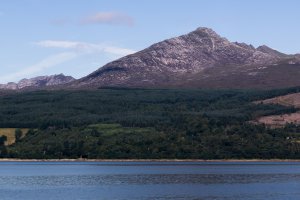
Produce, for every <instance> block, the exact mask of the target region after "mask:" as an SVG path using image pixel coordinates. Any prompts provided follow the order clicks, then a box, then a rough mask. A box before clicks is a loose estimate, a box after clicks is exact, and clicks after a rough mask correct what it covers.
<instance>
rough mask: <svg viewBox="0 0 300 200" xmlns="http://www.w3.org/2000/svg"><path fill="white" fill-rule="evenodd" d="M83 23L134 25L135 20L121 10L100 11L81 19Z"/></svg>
mask: <svg viewBox="0 0 300 200" xmlns="http://www.w3.org/2000/svg"><path fill="white" fill-rule="evenodd" d="M81 23H82V24H113V25H126V26H133V24H134V20H133V18H132V17H130V16H129V15H126V14H124V13H120V12H98V13H96V14H93V15H90V16H87V17H85V18H83V19H82V20H81Z"/></svg>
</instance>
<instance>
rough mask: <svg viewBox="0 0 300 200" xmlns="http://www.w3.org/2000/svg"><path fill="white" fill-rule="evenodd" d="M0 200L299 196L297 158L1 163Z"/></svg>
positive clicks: (299, 165) (215, 199)
mask: <svg viewBox="0 0 300 200" xmlns="http://www.w3.org/2000/svg"><path fill="white" fill-rule="evenodd" d="M0 194H1V197H0V199H4V200H12V199H22V200H27V199H28V200H29V199H30V200H38V199H39V200H40V199H43V200H52V199H53V200H54V199H66V200H69V199H70V200H76V199H78V200H79V199H87V200H94V199H95V200H96V199H97V200H99V199H100V200H102V199H105V200H106V199H107V200H148V199H158V200H166V199H175V200H176V199H180V200H183V199H184V200H186V199H187V200H189V199H191V200H219V199H220V200H221V199H222V200H223V199H225V200H226V199H237V200H239V199H261V200H265V199H270V200H273V199H274V200H275V199H276V200H277V199H278V200H279V199H281V200H282V199H283V200H285V199H287V200H288V199H289V200H290V199H300V163H297V162H282V163H281V162H251V163H249V162H211V163H208V162H2V163H0Z"/></svg>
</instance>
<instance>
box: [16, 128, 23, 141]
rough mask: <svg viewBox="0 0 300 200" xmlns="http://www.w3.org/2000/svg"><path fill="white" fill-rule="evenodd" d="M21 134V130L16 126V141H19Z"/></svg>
mask: <svg viewBox="0 0 300 200" xmlns="http://www.w3.org/2000/svg"><path fill="white" fill-rule="evenodd" d="M22 135H23V132H22V130H21V129H19V128H17V129H16V130H15V139H16V142H19V141H20V139H21V137H22Z"/></svg>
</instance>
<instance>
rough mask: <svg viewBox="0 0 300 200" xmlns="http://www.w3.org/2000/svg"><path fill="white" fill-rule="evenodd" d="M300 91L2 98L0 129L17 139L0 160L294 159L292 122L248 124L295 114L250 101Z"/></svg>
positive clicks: (106, 91)
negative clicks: (266, 118) (12, 129)
mask: <svg viewBox="0 0 300 200" xmlns="http://www.w3.org/2000/svg"><path fill="white" fill-rule="evenodd" d="M299 91H300V88H289V89H277V90H268V91H266V90H221V89H220V90H217V89H216V90H208V89H206V90H204V89H201V90H200V89H185V90H183V89H182V90H181V89H125V88H99V89H97V90H85V91H75V90H74V91H72V90H70V91H63V90H61V91H34V92H21V93H15V94H7V95H5V94H3V95H2V96H0V127H1V128H2V129H6V128H7V127H13V128H14V130H15V132H14V133H13V134H14V136H17V137H18V138H16V137H15V141H16V142H15V143H11V144H10V145H8V146H5V145H4V144H5V142H3V143H0V147H1V157H7V158H24V159H25V158H26V159H28V158H36V159H50V158H98V159H101V158H105V159H109V158H111V159H113V158H114V159H118V158H128V159H129V158H137V159H142V158H144V159H147V158H149V159H150V158H155V159H160V158H178V159H186V158H192V159H230V158H234V159H242V158H244V159H250V158H263V159H270V158H290V159H294V158H297V159H299V158H300V143H299V141H300V127H299V126H298V125H296V124H288V125H287V126H285V127H281V128H276V129H273V128H270V127H268V126H265V125H263V124H254V123H250V122H251V121H252V120H255V119H257V118H258V117H261V116H266V115H280V114H284V113H293V112H296V111H297V108H294V107H286V106H283V105H274V104H260V103H253V102H255V101H258V100H261V99H267V98H273V97H276V96H280V95H285V94H289V93H295V92H299ZM25 128H26V129H25ZM16 129H17V131H18V130H19V131H18V132H19V133H17V131H16ZM24 130H26V133H27V134H26V136H24V137H20V131H21V132H22V133H24ZM0 135H1V129H0ZM2 135H5V134H2ZM4 137H7V138H8V136H4ZM2 139H5V138H2ZM0 142H1V141H0Z"/></svg>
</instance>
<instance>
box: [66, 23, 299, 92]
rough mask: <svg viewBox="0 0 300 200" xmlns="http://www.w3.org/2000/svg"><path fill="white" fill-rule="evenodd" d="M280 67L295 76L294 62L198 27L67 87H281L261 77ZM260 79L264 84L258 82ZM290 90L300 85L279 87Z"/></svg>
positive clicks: (296, 63) (265, 48)
mask: <svg viewBox="0 0 300 200" xmlns="http://www.w3.org/2000/svg"><path fill="white" fill-rule="evenodd" d="M280 64H286V65H293V67H296V68H297V72H298V71H299V69H298V68H299V67H300V65H299V64H300V59H299V56H298V57H297V56H296V55H287V54H284V53H281V52H279V51H276V50H274V49H272V48H270V47H268V46H266V45H263V46H260V47H258V48H255V47H253V46H252V45H248V44H245V43H239V42H230V41H229V40H227V39H226V38H224V37H221V36H220V35H218V34H217V33H216V32H215V31H213V30H212V29H209V28H205V27H201V28H198V29H196V30H195V31H192V32H190V33H188V34H186V35H182V36H179V37H174V38H171V39H167V40H164V41H162V42H158V43H156V44H153V45H151V46H150V47H148V48H146V49H144V50H141V51H139V52H137V53H134V54H131V55H128V56H125V57H123V58H120V59H118V60H115V61H113V62H110V63H108V64H106V65H104V66H103V67H101V68H99V69H98V70H96V71H95V72H93V73H91V74H90V75H88V76H86V77H83V78H81V79H79V80H77V81H74V82H73V83H72V84H71V86H70V87H72V88H84V87H89V88H90V87H107V86H115V87H118V86H122V87H192V88H203V87H204V88H206V87H212V88H222V87H223V86H224V87H226V88H244V87H248V88H257V87H258V88H261V87H262V88H270V87H281V86H279V85H277V84H276V83H275V82H274V81H273V80H272V81H271V79H272V78H270V77H268V75H267V74H268V73H270V71H272V73H275V74H274V76H277V74H276V72H275V71H274V70H275V69H276V67H274V68H273V69H274V70H270V68H271V67H272V66H277V70H278V66H279V65H280ZM289 67H291V66H287V67H286V68H289ZM283 68H284V67H281V68H280V71H282V69H283ZM292 71H293V70H292ZM293 72H294V71H293ZM236 75H240V76H241V78H242V79H238V80H235V81H232V79H236V78H238V77H236ZM260 75H263V76H260ZM274 78H275V79H277V78H278V77H274ZM263 79H266V82H267V84H265V83H263V81H262V80H263ZM214 82H215V83H217V84H214ZM222 82H223V83H222ZM257 82H261V83H260V84H257ZM279 82H282V81H279ZM295 85H300V81H294V80H293V83H291V84H285V85H282V87H285V86H295Z"/></svg>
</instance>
